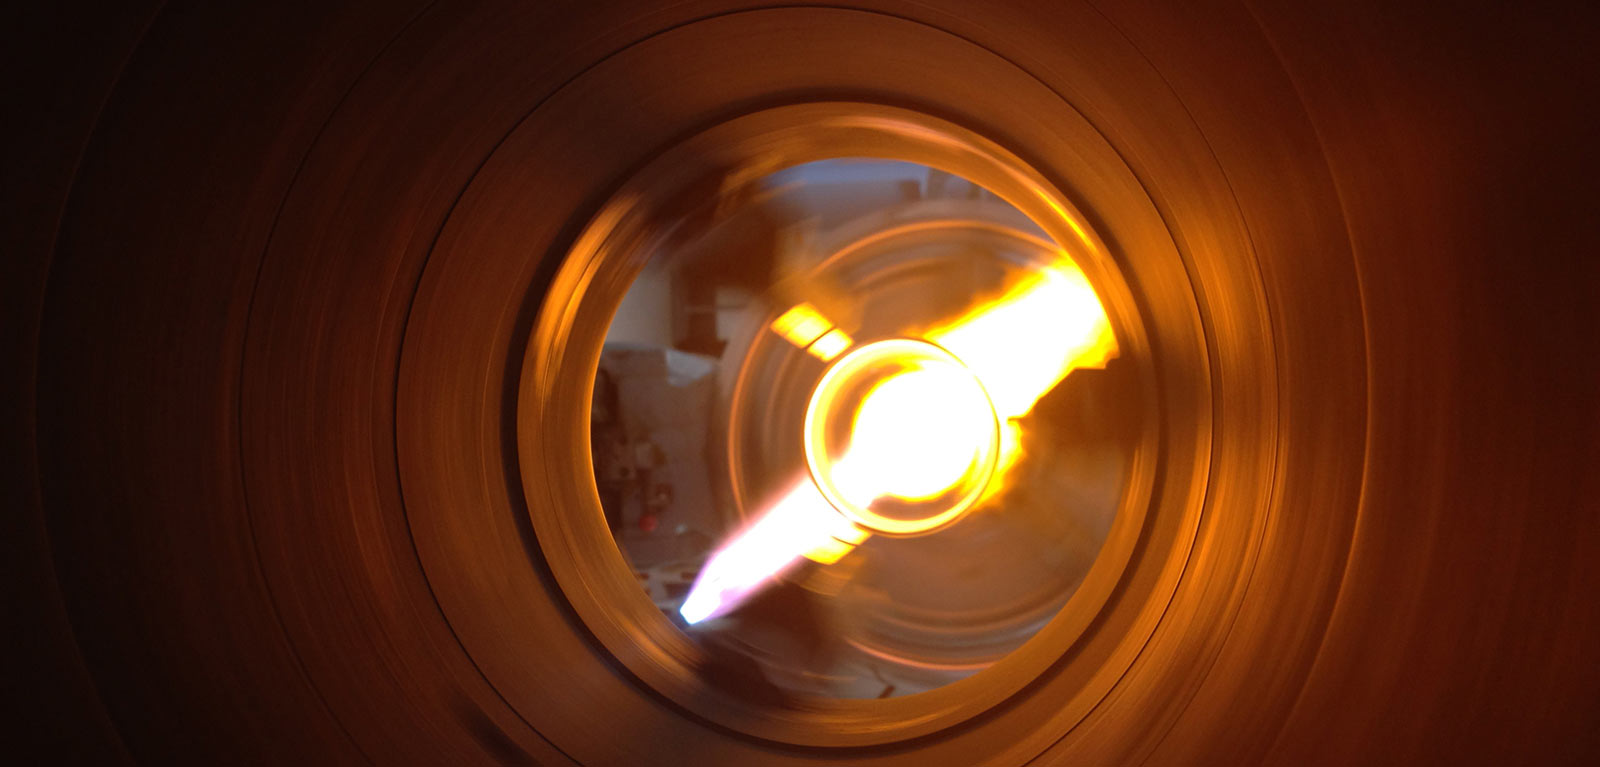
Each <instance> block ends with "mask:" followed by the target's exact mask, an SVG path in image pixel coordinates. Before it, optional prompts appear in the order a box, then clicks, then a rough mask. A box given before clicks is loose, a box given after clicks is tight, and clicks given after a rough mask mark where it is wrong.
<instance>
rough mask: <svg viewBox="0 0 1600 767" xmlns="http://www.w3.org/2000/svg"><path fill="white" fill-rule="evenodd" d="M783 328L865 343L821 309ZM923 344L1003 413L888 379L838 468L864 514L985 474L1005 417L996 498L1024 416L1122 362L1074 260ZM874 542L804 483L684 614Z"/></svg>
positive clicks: (700, 584)
mask: <svg viewBox="0 0 1600 767" xmlns="http://www.w3.org/2000/svg"><path fill="white" fill-rule="evenodd" d="M1072 223H1075V222H1072ZM771 327H772V329H773V331H774V332H777V333H778V334H779V335H781V336H783V337H784V338H785V339H787V340H788V341H789V342H790V343H793V344H794V345H795V346H797V347H801V348H805V349H807V351H808V352H810V353H811V354H813V355H815V356H817V357H818V358H820V359H824V360H831V359H833V358H835V357H837V356H838V355H839V354H840V353H842V352H843V351H844V350H845V349H847V348H848V347H849V346H850V345H851V344H852V343H853V342H852V341H851V339H850V337H849V336H848V335H845V334H844V333H843V331H839V330H837V329H836V328H834V327H833V323H832V322H831V321H829V320H828V319H827V318H826V317H824V316H822V314H821V313H820V312H818V311H817V310H816V309H815V308H814V307H812V306H811V305H810V304H800V305H797V306H795V307H793V308H791V309H790V310H788V311H787V312H785V313H784V314H783V315H781V316H780V317H779V318H778V319H777V320H775V321H774V322H773V323H772V326H771ZM835 333H836V334H838V336H837V337H834V338H833V339H832V340H829V336H830V335H831V334H835ZM922 335H923V337H924V338H926V339H927V340H929V341H931V342H932V343H934V344H936V345H938V346H940V347H942V348H943V349H945V350H947V351H949V352H950V353H951V354H952V355H954V356H955V357H956V358H957V359H959V360H960V362H961V363H962V364H964V365H965V366H966V369H967V370H968V371H970V374H971V376H975V377H976V379H977V380H978V381H979V382H981V384H982V390H983V391H986V392H987V396H988V400H989V403H985V404H986V405H991V406H992V408H993V410H992V413H990V412H987V411H984V412H983V413H982V416H983V417H982V418H980V417H979V416H978V415H977V414H978V413H979V412H980V411H979V409H978V408H976V407H974V406H971V404H970V403H969V402H968V400H969V399H970V397H969V395H968V394H965V393H963V392H962V391H961V387H960V384H959V379H960V378H961V376H954V377H952V376H948V375H946V374H944V373H939V372H934V371H933V370H932V369H929V368H919V369H914V370H911V371H910V372H907V373H902V374H900V375H897V376H894V377H890V378H886V379H885V380H883V381H880V382H878V384H877V386H876V387H875V388H874V389H872V390H871V391H870V392H868V393H867V395H866V396H864V397H862V398H861V400H860V404H859V405H858V406H857V408H858V409H857V412H856V418H855V420H854V427H853V428H854V430H855V431H853V433H852V435H851V441H850V447H849V448H848V449H847V450H846V451H845V452H844V453H843V455H842V457H841V458H840V459H839V460H838V461H835V462H834V463H833V464H832V466H831V467H830V468H829V469H828V471H830V472H831V473H830V474H829V477H830V479H831V480H832V484H833V485H834V486H835V487H836V488H838V489H840V491H841V492H842V493H843V494H845V495H846V496H847V498H848V500H849V501H850V503H851V504H852V505H860V506H865V505H866V504H868V503H871V501H872V500H873V499H875V498H877V497H881V496H885V495H893V496H895V497H899V498H904V499H910V500H917V499H921V498H929V497H934V496H938V495H939V494H940V493H942V492H944V491H945V490H947V489H948V488H950V487H952V486H954V485H955V484H956V483H958V482H960V481H961V480H962V479H963V478H964V477H965V476H966V474H967V473H968V472H970V471H973V470H974V469H973V467H974V466H975V465H976V464H975V462H974V461H973V460H972V459H971V456H972V455H973V447H972V446H973V445H975V444H976V443H977V441H978V440H980V439H983V438H989V439H992V438H993V437H992V432H989V433H988V436H987V437H985V436H984V435H981V434H980V432H981V431H982V430H983V429H992V428H993V423H994V421H993V420H992V419H998V421H999V424H1000V430H999V443H998V445H999V446H998V451H999V455H998V458H997V460H996V462H995V464H994V467H993V469H992V474H991V476H990V477H989V479H988V485H987V487H986V488H985V490H984V497H985V498H987V497H991V496H993V494H994V493H996V492H997V491H998V490H999V489H1000V488H1001V487H1003V485H1004V483H1003V478H1004V475H1005V473H1006V470H1007V469H1008V468H1010V467H1011V466H1012V465H1014V464H1015V463H1016V461H1017V459H1018V458H1019V457H1020V456H1021V453H1022V434H1021V425H1020V419H1022V418H1023V417H1025V416H1027V414H1028V413H1029V412H1031V411H1032V410H1033V406H1034V404H1035V403H1037V402H1038V401H1039V398H1041V397H1043V396H1044V395H1045V394H1046V393H1048V392H1049V391H1050V390H1051V389H1053V388H1054V387H1055V386H1056V384H1058V383H1060V381H1061V379H1063V378H1065V377H1066V376H1067V375H1068V374H1069V373H1071V372H1072V371H1073V370H1075V369H1078V368H1085V367H1091V368H1092V367H1104V366H1105V364H1106V362H1107V361H1108V360H1110V359H1111V358H1112V357H1115V356H1116V354H1117V342H1116V337H1115V335H1114V334H1113V333H1112V330H1111V322H1110V318H1109V317H1108V316H1107V315H1106V312H1105V308H1104V307H1103V306H1102V304H1101V303H1100V299H1099V297H1098V296H1096V295H1095V292H1094V288H1093V287H1092V286H1091V285H1090V284H1089V280H1088V278H1087V277H1086V276H1085V275H1084V273H1083V272H1082V270H1080V269H1079V268H1078V267H1077V266H1076V265H1075V264H1073V263H1072V262H1071V260H1070V259H1069V258H1067V256H1066V255H1065V254H1064V253H1063V254H1061V259H1060V261H1059V263H1057V264H1055V265H1054V266H1052V267H1051V268H1049V269H1046V270H1044V271H1042V272H1040V273H1038V274H1036V275H1034V276H1032V277H1030V278H1028V279H1025V280H1023V281H1022V282H1019V283H1018V284H1016V285H1013V286H1012V287H1011V288H1010V289H1008V290H1006V291H1005V292H1004V293H1003V294H1002V295H1000V296H999V297H997V298H995V299H992V300H989V301H985V302H982V303H980V304H979V305H977V306H975V307H973V308H972V309H971V310H969V311H967V312H966V313H964V314H963V315H962V316H961V317H958V318H957V319H955V320H953V321H951V322H948V323H944V324H942V325H938V326H935V327H933V328H929V329H928V330H927V331H926V332H924V333H923V334H922ZM824 341H826V343H825V344H824V343H822V342H824ZM819 344H820V345H821V347H822V348H821V349H820V350H819V349H818V346H819ZM968 380H970V379H968ZM986 419H990V420H986ZM863 499H865V501H863ZM867 535H868V533H867V531H865V530H863V529H862V528H861V527H858V526H856V525H854V524H852V523H851V522H850V521H849V520H848V519H846V518H845V517H844V516H843V515H842V514H841V512H840V511H838V510H837V509H836V508H835V507H834V506H833V505H832V504H830V503H829V502H828V500H827V498H826V496H824V495H823V493H822V491H821V490H819V489H818V487H817V485H816V484H815V483H814V482H812V481H811V480H810V479H803V480H801V481H799V482H797V483H796V484H795V485H793V486H792V487H791V488H790V489H789V490H788V491H787V492H786V493H784V494H783V495H781V496H780V497H779V499H778V500H777V501H776V502H774V503H773V504H772V505H771V506H769V507H768V508H767V509H766V510H765V511H763V512H762V513H761V514H759V515H757V516H756V518H755V521H754V522H753V523H751V524H750V525H749V526H747V527H746V528H745V529H744V530H742V531H740V532H739V533H737V534H735V535H734V536H733V537H731V538H730V539H729V540H728V541H727V542H726V543H725V544H724V545H723V546H722V547H721V548H720V549H718V550H717V551H716V552H715V553H714V554H712V556H711V558H710V559H709V560H708V561H707V563H706V566H705V567H704V568H703V569H702V570H701V572H700V574H699V577H698V578H697V579H696V580H695V584H694V586H693V588H691V589H690V592H689V596H688V598H687V599H686V600H685V601H684V604H683V607H682V608H680V613H681V614H682V615H683V617H684V619H685V620H686V621H688V622H689V623H691V624H693V623H698V622H700V621H703V620H706V619H709V618H713V617H716V616H718V615H722V614H725V613H727V612H728V611H729V610H732V609H733V608H734V607H736V606H738V604H739V603H741V602H742V601H743V600H745V599H747V598H748V597H749V596H750V595H751V594H752V593H754V592H755V591H756V590H758V589H760V588H762V587H764V586H765V585H766V584H767V583H769V582H771V581H772V580H774V579H776V578H778V577H781V576H782V575H783V574H784V573H786V572H788V571H789V570H790V569H791V568H792V567H793V566H794V565H795V564H796V563H798V562H799V561H800V560H801V559H803V558H806V557H808V556H809V557H810V558H812V559H814V560H816V561H819V562H823V563H831V562H834V561H837V560H838V559H839V558H841V557H843V556H844V555H845V554H847V553H848V552H849V551H850V550H851V548H853V547H854V546H855V545H856V544H859V543H860V542H861V541H862V540H865V539H866V537H867Z"/></svg>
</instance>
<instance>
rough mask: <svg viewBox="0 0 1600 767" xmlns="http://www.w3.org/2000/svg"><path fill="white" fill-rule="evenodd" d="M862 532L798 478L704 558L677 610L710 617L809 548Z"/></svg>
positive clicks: (695, 618) (693, 619)
mask: <svg viewBox="0 0 1600 767" xmlns="http://www.w3.org/2000/svg"><path fill="white" fill-rule="evenodd" d="M864 537H865V536H864V535H863V534H862V532H861V530H860V528H857V527H856V526H854V525H852V524H850V522H849V521H848V520H846V519H845V518H844V517H841V516H839V513H838V512H837V511H834V508H833V505H832V504H830V503H828V499H826V498H824V497H822V491H820V490H818V489H817V486H816V484H815V483H813V482H812V481H811V480H810V479H803V480H801V481H799V482H797V483H795V485H794V486H793V487H791V488H790V489H789V491H788V492H787V493H785V494H784V495H783V496H782V497H781V498H780V499H779V500H778V501H777V503H774V504H773V505H772V507H771V508H769V509H767V511H766V512H765V513H763V514H762V515H761V516H760V517H759V518H757V519H756V521H755V522H754V523H752V524H751V525H750V526H749V527H746V528H745V529H744V530H743V531H742V532H740V533H739V534H738V535H737V536H735V537H734V539H733V542H732V543H730V544H729V545H726V546H724V547H722V549H720V550H719V551H717V553H715V554H712V555H711V558H710V559H708V560H706V564H705V567H702V568H701V569H700V574H699V575H698V576H697V577H696V578H695V581H694V587H693V588H691V589H690V590H689V597H688V598H687V599H685V600H684V602H683V606H682V607H680V608H678V613H679V614H680V615H682V616H683V619H684V620H685V621H688V622H689V623H691V624H694V623H699V622H700V621H703V620H706V619H708V618H715V617H717V616H719V615H722V614H723V613H726V612H727V611H728V610H731V609H733V608H734V607H736V606H737V605H738V604H739V603H741V602H743V601H744V600H745V599H746V598H748V597H749V596H750V594H751V593H753V592H754V591H756V590H757V589H759V588H762V587H763V586H765V585H766V583H767V581H769V580H771V579H772V578H775V577H777V576H779V575H782V574H783V573H784V572H785V571H787V570H788V569H789V568H790V567H793V566H794V565H795V563H797V562H799V561H800V559H802V558H803V557H805V556H806V554H807V553H808V552H810V551H813V550H824V551H825V550H829V549H836V548H838V547H839V546H840V545H841V544H854V543H859V542H860V541H861V540H862V539H863V538H864Z"/></svg>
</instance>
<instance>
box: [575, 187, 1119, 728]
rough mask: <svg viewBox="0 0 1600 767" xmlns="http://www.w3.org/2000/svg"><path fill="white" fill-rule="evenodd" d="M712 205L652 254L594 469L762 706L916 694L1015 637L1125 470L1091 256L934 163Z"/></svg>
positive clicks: (635, 539) (1034, 618)
mask: <svg viewBox="0 0 1600 767" xmlns="http://www.w3.org/2000/svg"><path fill="white" fill-rule="evenodd" d="M701 194H702V195H703V198H702V199H701V200H699V201H698V205H691V206H689V207H688V209H687V210H684V211H682V212H681V213H679V214H678V216H677V218H676V219H673V220H668V221H666V222H664V224H665V229H664V231H663V232H662V233H661V234H660V236H658V237H657V238H655V239H654V240H653V241H650V242H649V243H648V244H647V245H646V246H645V247H644V249H643V250H642V251H641V252H639V253H636V254H635V255H634V257H635V258H639V259H640V260H641V261H643V267H642V268H641V269H640V270H639V272H638V275H637V277H636V278H635V279H634V281H633V283H632V284H631V286H630V287H629V290H628V292H627V295H626V296H625V297H624V299H623V300H622V302H621V304H620V306H619V307H618V310H617V312H616V314H615V315H614V316H613V318H612V320H611V324H610V326H609V329H608V332H607V336H606V342H605V347H604V350H603V351H602V354H601V357H600V362H599V364H598V366H597V372H596V387H595V392H596V400H595V405H594V408H593V409H592V411H591V414H592V415H591V440H592V441H591V450H592V454H593V456H594V460H595V472H596V474H595V476H596V484H597V487H598V488H599V490H600V498H601V503H602V506H603V508H604V509H605V510H606V514H607V516H608V520H609V522H610V526H611V530H612V533H613V536H614V539H615V541H616V543H617V546H618V548H619V549H620V550H621V551H622V552H623V554H624V555H625V558H626V559H627V561H628V563H629V564H630V565H631V567H632V569H633V572H634V575H635V577H636V578H637V579H638V580H639V582H640V585H641V588H642V589H643V590H644V591H646V592H647V593H648V594H649V595H650V597H651V599H652V601H653V602H654V603H655V604H656V605H657V606H658V607H659V608H660V609H661V610H662V612H663V614H665V615H667V616H669V618H671V619H673V620H675V621H679V625H680V626H681V627H682V628H683V629H684V630H685V631H687V632H689V633H690V635H691V636H692V637H693V638H694V639H695V640H696V641H698V642H699V643H700V644H701V645H702V646H703V647H705V648H706V649H707V651H708V654H709V655H710V656H711V661H710V662H712V663H723V664H727V665H728V666H730V667H737V668H738V669H739V670H740V672H741V673H739V674H736V675H732V676H733V678H735V679H736V680H737V681H736V684H735V685H734V686H735V687H737V688H738V689H740V690H741V691H742V692H743V693H744V694H754V695H758V696H762V695H764V696H768V697H771V696H778V695H782V696H794V695H808V696H826V697H839V698H868V699H877V698H886V697H897V696H904V695H910V694H914V693H919V692H924V691H927V690H931V689H934V688H937V687H939V686H941V685H945V684H948V683H950V682H952V681H956V680H959V679H962V678H965V677H967V676H970V675H972V674H973V673H975V672H977V671H980V670H982V669H984V668H986V667H988V666H989V665H991V664H993V663H994V662H995V661H996V660H998V659H999V658H1001V657H1003V656H1005V655H1006V654H1007V653H1008V652H1010V651H1012V650H1015V649H1016V648H1017V647H1019V646H1021V645H1022V644H1023V643H1024V642H1026V641H1027V640H1028V639H1029V638H1030V637H1032V636H1033V635H1034V633H1036V632H1037V631H1038V630H1039V629H1040V628H1041V627H1043V626H1044V625H1045V624H1046V623H1047V622H1048V621H1049V620H1050V618H1051V617H1052V616H1053V615H1054V614H1055V613H1056V612H1057V611H1059V610H1060V609H1061V607H1062V606H1063V605H1065V604H1066V603H1067V601H1068V600H1069V599H1070V597H1071V596H1072V594H1073V592H1074V591H1075V590H1076V589H1077V587H1078V585H1079V584H1080V583H1081V582H1082V580H1083V578H1084V576H1085V575H1086V574H1087V573H1088V571H1089V569H1090V567H1091V566H1092V565H1093V563H1094V560H1095V557H1096V555H1097V554H1098V552H1099V550H1100V548H1101V546H1102V544H1103V543H1104V542H1105V540H1106V538H1107V536H1108V535H1109V533H1110V530H1111V521H1112V518H1113V516H1114V515H1115V513H1116V511H1117V508H1118V506H1119V503H1120V501H1121V500H1122V496H1123V489H1124V485H1125V484H1126V482H1127V472H1128V468H1129V465H1130V463H1131V458H1130V453H1131V451H1132V450H1133V445H1132V442H1131V441H1130V440H1129V439H1127V438H1126V437H1127V434H1126V430H1125V429H1122V428H1120V427H1121V424H1120V423H1119V422H1126V421H1127V420H1128V418H1127V413H1125V412H1119V410H1120V408H1119V407H1118V404H1119V403H1118V402H1117V401H1116V398H1114V397H1109V396H1107V395H1108V392H1109V388H1114V386H1115V384H1114V383H1113V382H1114V380H1115V378H1116V371H1111V372H1107V370H1106V368H1107V367H1108V366H1109V365H1114V364H1115V363H1114V362H1113V360H1114V359H1115V357H1116V356H1117V352H1116V340H1115V333H1114V332H1112V328H1111V324H1110V320H1109V316H1108V314H1107V313H1106V310H1105V307H1104V306H1103V303H1102V301H1101V300H1100V298H1099V297H1098V295H1097V294H1096V293H1095V291H1094V290H1093V289H1092V288H1091V287H1090V286H1089V284H1088V282H1087V278H1086V277H1085V276H1084V273H1083V271H1082V270H1081V268H1080V267H1078V265H1077V264H1076V263H1075V262H1074V261H1073V260H1072V259H1071V257H1070V256H1068V255H1067V254H1066V252H1065V251H1064V250H1063V249H1062V248H1061V247H1059V246H1058V245H1056V244H1055V243H1053V242H1051V241H1050V240H1049V239H1047V238H1046V237H1045V235H1044V233H1043V231H1042V230H1041V229H1040V228H1039V227H1038V226H1037V225H1036V224H1034V223H1033V222H1032V221H1031V220H1030V219H1029V218H1028V217H1027V216H1026V215H1025V214H1024V213H1022V212H1021V211H1020V210H1018V209H1017V208H1015V207H1013V206H1012V205H1010V204H1009V203H1007V202H1005V201H1004V200H1002V199H1001V198H1000V197H999V196H998V195H996V194H995V193H994V192H992V191H990V190H989V189H986V188H984V187H982V186H980V185H978V184H976V183H974V182H972V181H970V180H968V179H966V178H963V177H961V176H957V175H955V174H952V173H949V172H946V171H941V170H938V169H936V168H932V167H930V166H927V165H923V164H920V163H912V162H903V161H894V160H886V159H879V158H836V159H829V160H820V161H813V162H810V163H804V164H800V165H796V166H793V167H789V168H781V169H777V170H774V171H772V172H770V173H767V174H764V175H757V176H753V177H739V176H737V175H734V174H727V175H722V176H720V177H718V178H715V179H714V181H713V182H710V183H705V184H703V185H702V186H701ZM1075 371H1081V372H1078V373H1077V379H1075V380H1074V383H1077V384H1080V385H1079V386H1076V387H1071V386H1063V385H1062V384H1064V383H1065V381H1066V380H1067V379H1068V377H1069V374H1072V373H1074V372H1075ZM1042 400H1043V401H1046V402H1045V407H1044V408H1043V409H1042V411H1041V412H1040V413H1038V414H1035V413H1034V410H1035V405H1036V404H1037V403H1039V402H1040V401H1042ZM1013 470H1015V471H1014V472H1013ZM1013 473H1014V474H1015V476H1014V477H1013V476H1012V475H1013ZM1039 474H1049V475H1050V476H1049V477H1043V476H1034V475H1039ZM1008 478H1012V479H1014V480H1015V481H1014V482H1012V483H1010V484H1011V486H1010V490H1011V492H1008V491H1007V488H1008ZM969 512H971V513H972V514H974V515H975V518H974V519H970V520H969V519H967V518H966V517H967V515H968V513H969ZM913 537H915V539H913ZM896 538H904V539H906V540H894V539H896Z"/></svg>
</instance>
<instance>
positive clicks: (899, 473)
mask: <svg viewBox="0 0 1600 767" xmlns="http://www.w3.org/2000/svg"><path fill="white" fill-rule="evenodd" d="M990 413H991V411H990V408H989V402H988V400H987V399H986V398H985V397H984V395H983V390H982V389H981V388H979V387H978V386H977V384H976V382H974V381H973V380H972V374H971V373H969V372H967V371H966V370H963V369H961V368H959V367H956V366H955V365H953V364H951V365H934V366H929V367H923V368H917V369H915V370H911V371H908V372H905V373H900V374H897V375H895V376H893V377H891V378H887V379H885V380H883V381H881V382H880V383H878V385H877V386H874V387H873V388H872V390H871V391H869V392H868V393H867V396H866V397H863V398H862V400H861V405H860V406H859V408H858V409H857V410H856V417H855V423H854V425H853V426H852V428H851V432H850V448H849V451H848V452H846V453H845V455H844V456H843V457H842V458H840V459H839V461H838V462H836V463H834V464H833V466H832V467H831V469H830V470H829V477H830V478H831V479H832V481H833V486H834V487H835V488H836V489H837V490H838V491H839V494H840V495H841V496H843V497H844V498H845V500H846V501H848V502H849V503H851V504H854V505H856V506H859V507H866V506H869V505H871V504H872V502H873V501H874V500H877V499H878V498H879V497H881V496H885V495H892V496H896V497H899V498H903V499H906V500H910V501H918V500H926V499H929V498H935V497H937V496H938V495H939V494H941V493H943V492H944V491H945V490H947V489H949V488H950V487H951V486H952V485H954V484H956V483H957V482H959V481H961V479H962V477H964V476H966V475H967V473H968V472H969V471H971V469H972V466H973V463H974V461H975V460H976V458H977V455H978V454H979V453H980V452H981V451H982V449H983V447H984V445H986V444H988V442H989V440H991V439H992V435H993V429H994V416H993V415H991V414H990Z"/></svg>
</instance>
